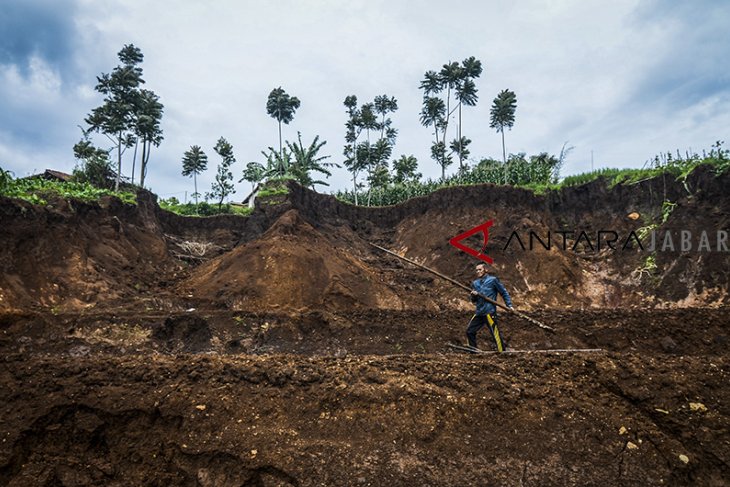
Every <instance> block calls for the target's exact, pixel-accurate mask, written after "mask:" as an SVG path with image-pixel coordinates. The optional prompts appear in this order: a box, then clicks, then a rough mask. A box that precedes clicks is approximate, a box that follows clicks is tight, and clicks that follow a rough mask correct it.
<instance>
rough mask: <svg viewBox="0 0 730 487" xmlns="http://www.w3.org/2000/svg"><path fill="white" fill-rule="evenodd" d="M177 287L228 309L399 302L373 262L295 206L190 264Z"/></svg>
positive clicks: (385, 306) (325, 307) (324, 307)
mask: <svg viewBox="0 0 730 487" xmlns="http://www.w3.org/2000/svg"><path fill="white" fill-rule="evenodd" d="M340 231H341V232H345V233H351V232H348V230H347V229H343V230H340ZM348 236H349V237H350V238H352V237H353V236H352V235H348ZM182 287H183V289H185V290H186V291H187V292H190V293H195V295H196V296H198V297H200V298H203V299H208V300H210V301H215V302H221V301H222V302H224V303H225V304H226V306H227V307H228V308H230V309H234V310H256V309H266V310H282V309H285V310H291V311H298V310H303V309H322V310H340V311H346V310H348V309H351V308H353V307H368V308H378V309H394V310H400V309H403V308H404V307H405V304H404V303H403V301H402V300H401V299H400V298H399V297H398V293H397V290H395V289H392V288H391V287H390V286H388V285H387V284H386V283H384V282H382V280H381V276H380V273H379V272H378V269H377V268H374V267H372V266H371V265H368V264H367V263H365V262H363V261H362V260H360V259H358V258H357V257H355V256H353V255H352V254H351V253H350V252H349V251H348V249H347V248H343V247H339V246H338V245H337V243H336V242H334V241H333V240H332V238H331V237H330V236H329V235H328V234H327V233H325V232H323V231H319V230H317V229H315V228H314V227H313V226H312V225H310V224H309V223H307V222H306V221H305V220H304V219H303V218H302V217H301V216H300V214H299V212H298V211H297V210H296V209H290V210H289V211H287V212H286V213H284V214H283V215H282V216H281V217H279V218H278V219H277V220H276V221H275V222H274V224H273V225H272V226H271V227H269V229H268V230H267V231H266V232H264V233H263V235H261V236H260V237H259V238H257V239H256V240H254V241H252V242H248V243H246V244H243V245H240V246H238V247H236V248H235V249H234V250H233V251H231V252H229V253H226V254H224V255H222V256H220V257H218V258H216V259H213V260H211V261H209V262H207V263H205V264H203V265H201V266H200V267H199V268H197V269H195V270H194V271H193V272H192V273H191V276H190V277H189V278H188V279H186V280H185V281H184V282H183V283H182Z"/></svg>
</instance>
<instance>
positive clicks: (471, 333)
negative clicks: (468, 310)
mask: <svg viewBox="0 0 730 487" xmlns="http://www.w3.org/2000/svg"><path fill="white" fill-rule="evenodd" d="M485 325H486V326H487V327H488V328H489V331H490V332H491V333H492V338H493V339H494V343H495V344H496V345H497V351H498V352H504V351H505V350H506V349H507V344H506V343H504V340H503V339H502V336H501V335H500V334H499V329H498V328H497V313H491V314H487V315H474V316H472V318H471V321H469V326H468V327H467V328H466V338H467V340H469V346H471V347H474V348H477V333H478V332H479V330H481V329H482V328H484V326H485Z"/></svg>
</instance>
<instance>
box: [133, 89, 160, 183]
mask: <svg viewBox="0 0 730 487" xmlns="http://www.w3.org/2000/svg"><path fill="white" fill-rule="evenodd" d="M137 103H138V104H137V125H136V128H135V133H136V135H137V137H139V139H140V140H141V141H142V160H141V161H140V171H139V185H140V186H141V187H143V188H144V180H145V177H146V176H147V164H148V163H149V160H150V152H152V146H153V145H154V146H155V147H159V146H160V143H161V142H162V139H163V137H162V129H161V128H160V121H161V119H162V112H163V108H164V107H163V105H162V103H160V97H159V96H157V95H156V94H155V93H154V92H153V91H149V90H140V92H139V99H138V102H137ZM132 182H134V167H132Z"/></svg>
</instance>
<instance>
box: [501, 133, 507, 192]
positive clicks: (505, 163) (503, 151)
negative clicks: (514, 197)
mask: <svg viewBox="0 0 730 487" xmlns="http://www.w3.org/2000/svg"><path fill="white" fill-rule="evenodd" d="M501 132H502V160H503V161H504V184H507V152H506V151H505V149H504V127H502V130H501Z"/></svg>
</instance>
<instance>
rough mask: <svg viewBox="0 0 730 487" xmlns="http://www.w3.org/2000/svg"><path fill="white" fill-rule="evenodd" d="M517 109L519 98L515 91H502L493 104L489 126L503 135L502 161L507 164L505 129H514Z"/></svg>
mask: <svg viewBox="0 0 730 487" xmlns="http://www.w3.org/2000/svg"><path fill="white" fill-rule="evenodd" d="M516 109H517V96H516V95H515V92H514V91H510V90H502V91H501V92H500V93H499V95H497V97H496V98H495V99H494V102H493V103H492V109H491V110H490V111H489V113H490V115H491V123H490V124H489V126H490V127H491V128H493V129H496V130H497V132H501V133H502V160H503V162H504V163H505V165H506V164H507V152H506V151H505V147H504V129H505V128H508V129H510V130H511V129H512V127H513V126H514V124H515V110H516Z"/></svg>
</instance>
